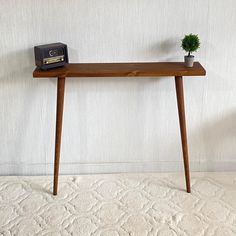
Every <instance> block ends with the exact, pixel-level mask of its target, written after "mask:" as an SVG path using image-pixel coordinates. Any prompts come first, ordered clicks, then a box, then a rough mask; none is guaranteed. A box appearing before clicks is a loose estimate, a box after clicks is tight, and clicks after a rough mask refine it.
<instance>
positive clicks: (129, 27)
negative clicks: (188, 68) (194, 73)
mask: <svg viewBox="0 0 236 236" xmlns="http://www.w3.org/2000/svg"><path fill="white" fill-rule="evenodd" d="M235 22H236V1H235V0H225V1H222V0H197V1H196V0H180V1H176V0H129V1H127V0H77V1H76V0H60V1H59V0H49V1H38V0H21V1H19V0H18V1H17V0H15V1H13V0H9V1H5V0H0V112H1V113H0V174H47V173H52V164H53V152H54V130H55V99H56V80H54V79H45V80H36V79H33V78H32V71H33V69H34V56H33V46H34V45H38V44H46V43H51V42H57V41H61V42H64V43H67V44H68V46H69V56H70V61H71V62H121V61H181V60H182V58H183V55H184V52H182V51H181V49H180V47H179V44H180V39H181V38H182V37H183V36H184V35H185V34H187V33H197V34H199V36H200V38H201V42H202V46H201V49H200V50H199V52H197V53H196V58H197V60H199V61H200V62H201V63H202V64H203V65H204V66H205V67H206V69H207V77H201V78H194V77H193V78H191V77H189V78H186V79H185V83H184V85H185V100H186V101H185V102H186V113H187V114H186V115H187V126H188V137H189V152H190V160H191V169H192V170H199V171H202V170H233V169H234V170H236V31H235ZM174 89H175V88H174V80H173V78H159V79H156V78H131V79H128V78H117V79H112V78H105V79H103V78H93V79H86V78H84V79H80V80H78V79H68V80H67V81H66V97H65V113H64V127H63V128H64V129H63V138H62V153H61V173H95V172H116V171H174V170H181V169H182V153H181V146H180V134H179V126H178V119H177V107H176V98H175V90H174Z"/></svg>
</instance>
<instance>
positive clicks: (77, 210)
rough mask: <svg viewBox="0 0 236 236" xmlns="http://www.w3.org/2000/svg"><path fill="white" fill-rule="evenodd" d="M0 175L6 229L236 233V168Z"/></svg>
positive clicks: (0, 226)
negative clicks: (55, 184)
mask: <svg viewBox="0 0 236 236" xmlns="http://www.w3.org/2000/svg"><path fill="white" fill-rule="evenodd" d="M59 181H60V183H59V195H58V196H56V197H55V196H53V195H52V194H51V189H52V177H49V176H47V177H0V235H4V236H8V235H16V236H27V235H30V236H33V235H40V236H41V235H44V236H45V235H53V236H54V235H55V236H56V235H65V236H67V235H79V236H90V235H91V236H92V235H98V236H154V235H155V236H156V235H158V236H174V235H183V236H184V235H185V236H186V235H190V236H201V235H207V236H208V235H209V236H213V235H214V236H224V235H225V236H231V235H236V173H192V176H191V182H192V193H191V194H188V193H186V192H185V190H184V188H185V182H184V176H183V173H175V174H173V173H172V174H109V175H87V176H85V175H83V176H61V177H60V178H59Z"/></svg>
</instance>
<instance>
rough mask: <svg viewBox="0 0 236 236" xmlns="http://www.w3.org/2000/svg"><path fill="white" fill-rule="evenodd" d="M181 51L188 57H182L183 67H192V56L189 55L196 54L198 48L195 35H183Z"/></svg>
mask: <svg viewBox="0 0 236 236" xmlns="http://www.w3.org/2000/svg"><path fill="white" fill-rule="evenodd" d="M181 47H182V49H183V50H184V51H186V52H187V53H188V55H186V56H184V62H185V66H187V67H193V63H194V56H193V55H191V53H193V52H196V51H197V50H198V48H199V47H200V40H199V38H198V35H197V34H189V35H185V37H184V38H183V39H182V45H181Z"/></svg>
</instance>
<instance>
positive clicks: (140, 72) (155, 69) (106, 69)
mask: <svg viewBox="0 0 236 236" xmlns="http://www.w3.org/2000/svg"><path fill="white" fill-rule="evenodd" d="M203 75H206V71H205V69H204V68H203V66H202V65H201V64H200V63H199V62H195V63H194V66H193V67H191V68H188V67H185V66H184V63H183V62H134V63H133V62H129V63H74V64H73V63H70V64H67V65H65V66H64V67H60V68H55V69H50V70H47V71H43V70H40V69H38V68H36V69H35V70H34V72H33V76H34V77H36V78H49V77H55V78H56V77H131V76H142V77H145V76H147V77H151V76H155V77H161V76H203Z"/></svg>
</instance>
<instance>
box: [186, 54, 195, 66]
mask: <svg viewBox="0 0 236 236" xmlns="http://www.w3.org/2000/svg"><path fill="white" fill-rule="evenodd" d="M184 62H185V66H186V67H193V63H194V56H192V55H191V56H184Z"/></svg>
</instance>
